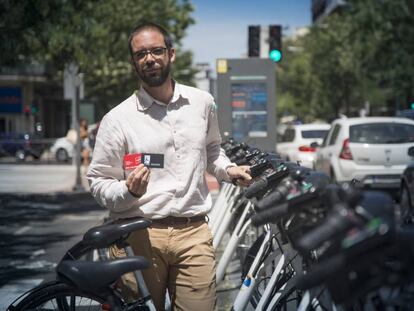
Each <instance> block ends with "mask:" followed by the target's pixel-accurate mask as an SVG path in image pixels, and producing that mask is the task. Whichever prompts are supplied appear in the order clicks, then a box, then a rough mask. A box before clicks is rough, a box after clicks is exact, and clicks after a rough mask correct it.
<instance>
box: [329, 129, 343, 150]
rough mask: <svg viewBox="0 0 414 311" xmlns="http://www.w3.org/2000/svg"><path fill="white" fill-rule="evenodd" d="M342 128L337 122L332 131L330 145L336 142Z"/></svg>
mask: <svg viewBox="0 0 414 311" xmlns="http://www.w3.org/2000/svg"><path fill="white" fill-rule="evenodd" d="M340 130H341V126H340V125H339V124H336V125H335V127H334V129H333V131H332V134H331V138H330V139H329V146H332V145H334V144H335V141H336V139H337V138H338V134H339V131H340Z"/></svg>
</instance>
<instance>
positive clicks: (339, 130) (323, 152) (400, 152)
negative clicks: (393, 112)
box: [316, 117, 414, 190]
mask: <svg viewBox="0 0 414 311" xmlns="http://www.w3.org/2000/svg"><path fill="white" fill-rule="evenodd" d="M413 146H414V121H413V120H410V119H407V118H398V117H361V118H349V119H347V118H342V119H337V120H335V121H334V122H333V123H332V127H331V129H330V131H329V133H328V135H327V136H326V138H325V140H324V141H323V143H322V146H320V148H319V150H318V152H317V156H316V169H317V170H321V171H324V172H325V173H327V174H329V175H330V176H331V178H332V179H333V180H336V181H337V182H350V181H352V180H353V179H356V180H358V181H360V183H358V184H359V185H360V186H363V187H370V188H382V189H394V190H397V189H399V187H400V177H401V174H402V172H403V170H404V168H405V167H406V166H407V163H409V162H410V160H411V158H410V156H409V155H408V154H407V151H408V149H409V148H411V147H413Z"/></svg>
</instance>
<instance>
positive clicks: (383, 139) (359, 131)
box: [349, 123, 414, 144]
mask: <svg viewBox="0 0 414 311" xmlns="http://www.w3.org/2000/svg"><path fill="white" fill-rule="evenodd" d="M349 141H350V142H352V143H364V144H400V143H409V142H414V126H413V125H411V124H404V123H368V124H358V125H353V126H351V127H350V128H349Z"/></svg>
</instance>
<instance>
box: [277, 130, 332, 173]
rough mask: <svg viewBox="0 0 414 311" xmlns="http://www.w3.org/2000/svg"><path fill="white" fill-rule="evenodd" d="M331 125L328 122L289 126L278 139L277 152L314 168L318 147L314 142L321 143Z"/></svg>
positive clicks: (283, 156) (287, 158) (284, 157)
mask: <svg viewBox="0 0 414 311" xmlns="http://www.w3.org/2000/svg"><path fill="white" fill-rule="evenodd" d="M330 128H331V126H330V125H329V124H326V123H311V124H297V125H290V126H288V127H287V128H286V129H285V131H284V133H283V135H282V136H281V137H280V139H278V143H277V145H276V152H277V153H278V154H280V156H281V157H282V158H283V159H285V160H288V161H292V162H298V161H299V162H300V165H302V166H306V167H309V168H312V169H313V168H314V165H315V159H316V158H315V151H316V148H315V147H313V146H311V144H312V143H317V144H319V145H320V144H321V143H322V141H323V139H324V137H325V135H326V134H327V133H328V131H329V129H330Z"/></svg>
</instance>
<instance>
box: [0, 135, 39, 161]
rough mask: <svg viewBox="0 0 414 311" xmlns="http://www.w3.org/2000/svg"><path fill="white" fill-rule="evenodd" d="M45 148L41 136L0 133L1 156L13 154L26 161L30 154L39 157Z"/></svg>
mask: <svg viewBox="0 0 414 311" xmlns="http://www.w3.org/2000/svg"><path fill="white" fill-rule="evenodd" d="M44 149H45V145H44V144H43V143H42V142H41V140H40V137H37V136H36V135H35V134H28V133H16V132H9V133H0V156H12V157H15V159H16V160H17V161H24V160H25V159H26V158H27V157H28V156H32V157H33V158H34V159H39V158H40V156H41V155H42V153H43V150H44Z"/></svg>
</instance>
